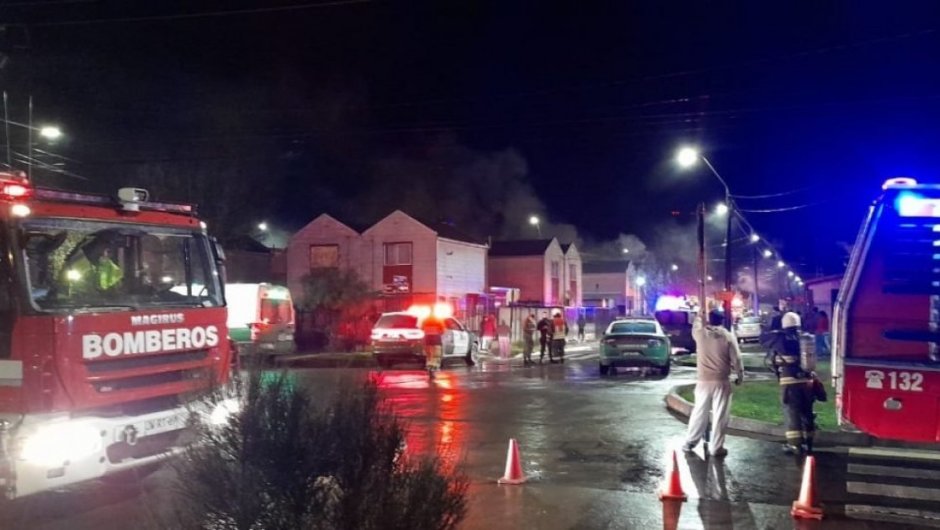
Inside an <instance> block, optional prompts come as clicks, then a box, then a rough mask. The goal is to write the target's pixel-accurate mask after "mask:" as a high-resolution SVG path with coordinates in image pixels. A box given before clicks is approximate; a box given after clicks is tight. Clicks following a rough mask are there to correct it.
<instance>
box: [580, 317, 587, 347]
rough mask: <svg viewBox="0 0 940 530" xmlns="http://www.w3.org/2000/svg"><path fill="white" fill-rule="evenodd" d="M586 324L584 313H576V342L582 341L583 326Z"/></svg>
mask: <svg viewBox="0 0 940 530" xmlns="http://www.w3.org/2000/svg"><path fill="white" fill-rule="evenodd" d="M585 326H587V319H586V318H584V313H578V342H584V328H585Z"/></svg>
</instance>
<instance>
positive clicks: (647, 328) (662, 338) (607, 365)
mask: <svg viewBox="0 0 940 530" xmlns="http://www.w3.org/2000/svg"><path fill="white" fill-rule="evenodd" d="M671 353H672V344H671V343H670V341H669V337H668V336H667V335H666V334H665V333H664V332H663V328H662V326H660V325H659V322H657V321H656V320H653V319H643V318H626V319H621V320H615V321H613V322H611V323H610V325H608V326H607V330H606V331H604V337H603V338H602V339H601V341H600V372H601V375H607V374H608V373H610V372H611V370H616V369H617V368H618V367H623V368H627V367H629V368H648V367H649V368H655V369H657V370H659V372H660V373H661V374H663V375H666V374H668V373H669V360H670V357H671Z"/></svg>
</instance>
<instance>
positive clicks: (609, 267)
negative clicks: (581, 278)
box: [581, 260, 630, 274]
mask: <svg viewBox="0 0 940 530" xmlns="http://www.w3.org/2000/svg"><path fill="white" fill-rule="evenodd" d="M629 266H630V262H629V261H617V260H611V261H588V262H585V263H583V264H582V265H581V273H582V274H610V273H625V272H627V267H629Z"/></svg>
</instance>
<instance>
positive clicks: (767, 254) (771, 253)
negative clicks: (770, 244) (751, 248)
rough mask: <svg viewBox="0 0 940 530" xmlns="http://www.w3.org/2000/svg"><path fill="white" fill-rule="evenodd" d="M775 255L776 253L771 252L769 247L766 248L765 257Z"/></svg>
mask: <svg viewBox="0 0 940 530" xmlns="http://www.w3.org/2000/svg"><path fill="white" fill-rule="evenodd" d="M773 255H774V253H773V252H771V251H770V249H769V248H766V249H764V257H765V258H769V257H771V256H773Z"/></svg>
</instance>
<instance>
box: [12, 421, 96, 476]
mask: <svg viewBox="0 0 940 530" xmlns="http://www.w3.org/2000/svg"><path fill="white" fill-rule="evenodd" d="M100 450H101V432H100V431H99V430H98V429H96V428H95V427H92V426H91V425H84V424H76V423H63V424H61V425H49V426H45V427H41V428H40V429H39V430H37V431H36V432H35V433H33V434H31V435H29V436H28V437H27V438H26V440H25V441H24V442H23V449H22V451H21V452H20V458H22V459H23V460H26V461H27V462H30V463H32V464H38V465H44V466H49V467H53V466H61V465H62V464H63V463H65V462H67V461H72V462H74V461H77V460H81V459H83V458H87V457H88V456H91V455H93V454H95V453H97V452H98V451H100Z"/></svg>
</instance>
